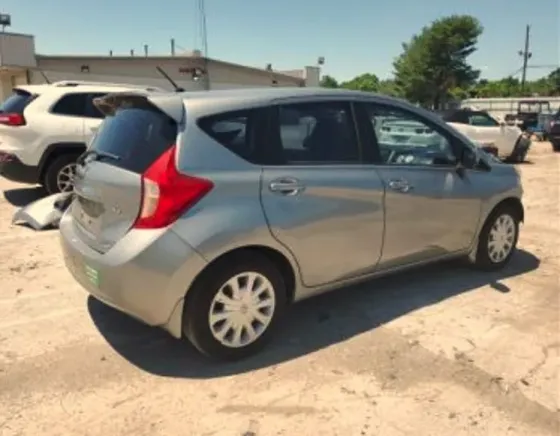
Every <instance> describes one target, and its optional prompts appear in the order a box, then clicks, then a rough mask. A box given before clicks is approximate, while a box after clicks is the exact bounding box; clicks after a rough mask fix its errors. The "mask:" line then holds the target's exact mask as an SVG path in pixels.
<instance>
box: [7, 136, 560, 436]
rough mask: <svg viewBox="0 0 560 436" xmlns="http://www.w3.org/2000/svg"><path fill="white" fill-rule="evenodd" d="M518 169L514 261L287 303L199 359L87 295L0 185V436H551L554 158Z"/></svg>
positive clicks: (558, 226) (14, 196)
mask: <svg viewBox="0 0 560 436" xmlns="http://www.w3.org/2000/svg"><path fill="white" fill-rule="evenodd" d="M530 160H531V162H530V163H528V164H525V165H521V166H519V169H520V171H521V172H522V173H523V179H524V183H525V189H526V199H525V202H526V225H525V226H524V227H523V229H522V234H521V239H520V251H519V253H518V254H517V255H516V257H515V258H514V261H513V262H512V265H511V266H510V267H509V268H508V269H507V270H506V271H504V272H501V273H499V274H490V275H488V274H478V273H473V272H472V271H470V270H468V269H465V268H464V267H461V266H457V265H450V266H446V267H445V268H443V267H441V266H438V267H434V268H429V269H424V270H421V271H418V272H413V273H410V274H406V275H402V276H400V277H396V278H387V279H383V280H378V281H376V282H373V283H369V284H367V285H362V286H360V287H359V288H356V289H346V290H342V291H340V292H338V293H334V294H330V295H327V296H324V297H321V298H318V299H315V300H312V301H308V302H305V303H303V304H301V305H299V306H297V307H295V308H294V310H293V311H291V313H290V315H289V317H288V319H287V320H286V323H285V329H284V331H283V332H282V333H281V335H280V337H279V338H278V339H277V340H276V342H275V343H273V344H272V345H271V347H269V349H268V350H267V351H266V352H265V353H263V354H261V355H260V356H257V357H255V358H253V359H250V360H249V361H247V362H241V363H237V364H235V365H216V364H210V363H208V362H207V361H205V360H204V359H202V358H201V357H199V356H198V355H197V354H196V353H195V352H194V351H192V350H191V349H190V348H189V347H186V346H182V344H181V343H180V342H178V341H175V340H173V339H171V338H169V337H168V336H166V335H165V334H164V333H162V332H160V331H158V330H156V329H150V328H147V327H144V326H142V325H139V324H138V323H136V322H135V321H132V320H130V319H128V318H127V317H125V316H123V315H120V314H118V313H116V312H114V311H113V310H111V309H108V308H106V307H104V306H103V305H101V304H100V303H97V302H96V301H94V300H91V299H88V297H87V295H86V294H85V293H84V292H83V291H82V290H81V289H80V288H79V287H78V286H77V285H76V284H75V283H74V282H73V280H72V279H71V278H70V276H69V274H68V273H67V272H66V270H65V269H64V267H63V265H62V260H61V256H60V252H59V245H58V240H57V233H56V231H50V232H40V233H34V232H33V231H32V230H29V229H26V228H23V227H12V226H11V225H10V218H11V216H12V213H13V212H14V210H15V208H16V206H15V205H14V204H16V205H17V204H21V203H22V202H24V201H26V200H27V199H29V198H30V197H33V196H34V195H36V193H37V191H36V190H34V189H29V188H26V189H22V187H18V186H16V185H15V184H11V183H9V182H7V181H5V180H3V179H2V180H0V189H1V190H2V191H4V195H3V196H0V280H1V286H0V434H1V435H2V436H15V435H33V436H38V435H42V436H52V435H64V436H70V435H96V436H97V435H99V436H100V435H115V436H119V435H135V436H142V435H151V436H155V435H166V436H168V435H193V436H202V435H228V436H229V435H239V436H241V435H245V436H265V435H303V434H307V435H325V436H326V435H351V436H354V435H383V436H393V435H395V436H396V435H399V436H400V435H408V434H410V435H414V436H418V435H430V436H438V435H442V436H443V435H445V436H449V435H453V436H461V435H471V436H474V435H492V436H498V435H500V436H501V435H527V436H529V435H530V436H539V435H558V434H559V430H560V429H559V425H560V420H559V415H560V402H559V395H560V379H559V368H560V367H559V365H560V359H559V355H560V342H559V341H560V338H559V332H560V323H559V295H560V292H559V277H560V256H559V252H560V248H559V246H560V219H559V215H560V214H559V203H560V192H559V186H560V185H559V183H560V180H559V173H560V155H559V154H556V155H554V154H553V153H552V152H551V151H550V146H549V145H548V144H545V143H537V144H535V145H534V149H533V151H532V153H531V155H530Z"/></svg>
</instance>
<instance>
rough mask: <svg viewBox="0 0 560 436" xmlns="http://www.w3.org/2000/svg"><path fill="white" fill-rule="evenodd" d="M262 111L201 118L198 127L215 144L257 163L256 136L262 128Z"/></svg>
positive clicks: (264, 121) (258, 152)
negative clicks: (259, 128)
mask: <svg viewBox="0 0 560 436" xmlns="http://www.w3.org/2000/svg"><path fill="white" fill-rule="evenodd" d="M264 116H265V114H264V111H260V110H258V109H255V110H247V111H237V112H227V113H223V114H218V115H212V116H210V117H204V118H201V119H200V120H199V121H198V125H199V127H200V128H201V129H202V130H203V131H204V132H205V133H206V134H207V135H208V136H210V137H211V138H212V139H214V140H215V141H216V142H218V143H220V144H221V145H223V146H224V147H225V148H227V149H228V150H230V151H231V152H233V153H235V154H236V155H238V156H239V157H241V158H243V159H245V160H247V161H249V162H253V163H258V162H259V155H261V153H260V151H259V150H258V149H257V147H256V144H257V140H256V135H257V130H258V127H259V126H261V127H264V125H265V123H266V119H265V118H263V117H264Z"/></svg>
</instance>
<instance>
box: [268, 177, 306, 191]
mask: <svg viewBox="0 0 560 436" xmlns="http://www.w3.org/2000/svg"><path fill="white" fill-rule="evenodd" d="M268 189H269V190H270V191H271V192H274V193H275V194H280V195H298V194H299V193H301V192H302V191H303V190H305V186H304V185H303V184H302V183H301V182H300V181H299V180H297V179H295V178H292V177H283V178H280V179H276V180H273V181H272V182H270V184H269V185H268Z"/></svg>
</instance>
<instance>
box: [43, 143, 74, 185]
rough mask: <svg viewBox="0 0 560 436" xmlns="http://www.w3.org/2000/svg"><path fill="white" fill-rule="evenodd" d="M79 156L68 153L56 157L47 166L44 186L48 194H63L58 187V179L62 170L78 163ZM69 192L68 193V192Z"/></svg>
mask: <svg viewBox="0 0 560 436" xmlns="http://www.w3.org/2000/svg"><path fill="white" fill-rule="evenodd" d="M78 156H79V154H76V153H68V154H63V155H61V156H57V157H55V158H54V159H53V160H51V161H50V162H49V163H48V164H47V168H46V169H45V172H44V175H43V186H44V188H45V190H46V191H47V193H49V194H57V193H59V192H61V190H60V188H59V185H58V177H59V173H60V172H61V170H62V169H63V168H65V167H67V166H68V165H70V164H73V163H76V160H77V159H78ZM66 192H68V191H66Z"/></svg>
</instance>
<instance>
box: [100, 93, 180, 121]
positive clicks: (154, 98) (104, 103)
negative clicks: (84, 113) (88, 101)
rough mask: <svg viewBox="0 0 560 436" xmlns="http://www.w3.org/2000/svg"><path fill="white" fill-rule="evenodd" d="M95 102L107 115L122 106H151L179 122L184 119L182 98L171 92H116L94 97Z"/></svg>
mask: <svg viewBox="0 0 560 436" xmlns="http://www.w3.org/2000/svg"><path fill="white" fill-rule="evenodd" d="M93 104H94V105H95V107H96V108H97V109H99V110H100V111H101V113H102V114H103V115H105V116H106V117H108V116H112V115H114V114H115V112H116V111H117V109H120V108H127V107H128V108H130V107H136V108H146V109H147V108H151V109H152V110H153V109H156V110H158V111H160V112H162V113H164V114H166V115H167V116H169V117H170V118H173V119H174V120H175V121H177V122H178V123H179V122H181V120H182V119H183V112H184V108H183V104H182V101H181V99H180V98H178V97H176V96H173V95H170V94H164V95H159V94H150V95H146V94H143V93H140V92H114V93H111V94H107V95H104V96H103V97H98V98H94V99H93Z"/></svg>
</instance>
